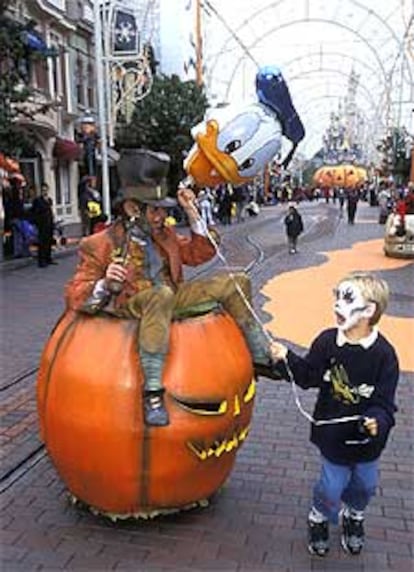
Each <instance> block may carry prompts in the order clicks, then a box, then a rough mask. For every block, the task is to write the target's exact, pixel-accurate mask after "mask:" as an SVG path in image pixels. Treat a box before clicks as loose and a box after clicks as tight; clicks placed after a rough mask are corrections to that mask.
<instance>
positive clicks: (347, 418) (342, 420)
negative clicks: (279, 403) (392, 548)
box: [185, 178, 361, 426]
mask: <svg viewBox="0 0 414 572" xmlns="http://www.w3.org/2000/svg"><path fill="white" fill-rule="evenodd" d="M188 179H189V178H187V180H186V181H185V182H186V183H189V182H190V181H189V180H188ZM191 209H192V210H193V212H194V214H195V216H196V219H197V222H199V223H201V225H202V228H203V232H204V233H205V236H207V238H208V239H209V241H210V242H211V244H212V245H213V246H214V250H215V251H216V255H217V257H218V258H219V259H220V260H221V262H222V263H223V266H224V267H225V269H226V271H227V272H228V274H229V276H230V278H231V280H232V281H233V283H234V285H235V287H236V290H237V292H238V293H239V295H240V296H241V298H242V300H243V302H244V304H245V305H246V307H247V308H248V310H249V312H250V313H251V315H252V316H253V318H254V320H255V322H256V323H257V324H258V326H260V328H261V330H262V332H263V334H264V336H265V338H266V339H267V341H268V342H269V344H270V345H271V344H272V342H273V338H272V336H271V335H270V334H269V332H268V331H267V330H266V329H265V327H264V324H263V322H262V321H261V319H260V317H259V316H258V314H257V312H256V310H255V309H254V308H253V306H252V304H251V303H250V301H249V299H248V298H247V296H246V295H245V293H244V292H243V289H242V288H241V286H240V284H239V283H238V281H237V278H236V276H235V275H234V273H233V271H232V270H231V269H230V266H229V263H228V262H227V259H226V257H225V256H224V254H223V253H222V252H221V250H220V246H219V244H218V242H217V240H216V239H215V238H214V235H213V234H212V233H211V232H210V229H209V228H208V226H207V223H206V221H205V220H204V219H203V217H202V216H201V215H200V212H199V210H198V208H197V206H196V205H195V204H194V203H191ZM283 362H284V365H285V368H286V371H287V374H288V381H289V382H290V385H291V387H292V392H293V396H294V400H295V404H296V407H297V408H298V410H299V412H300V413H301V414H302V415H303V416H304V417H305V418H306V419H307V420H308V421H309V422H310V423H312V424H313V425H315V426H321V425H334V424H338V423H350V422H355V421H360V420H361V416H360V415H350V416H345V417H334V418H332V419H315V418H314V417H312V415H311V414H310V413H308V412H307V411H306V410H305V408H304V407H303V405H302V403H301V401H300V398H299V393H298V386H297V384H296V382H295V377H294V375H293V372H292V370H291V369H290V367H289V365H288V363H287V360H286V359H284V360H283Z"/></svg>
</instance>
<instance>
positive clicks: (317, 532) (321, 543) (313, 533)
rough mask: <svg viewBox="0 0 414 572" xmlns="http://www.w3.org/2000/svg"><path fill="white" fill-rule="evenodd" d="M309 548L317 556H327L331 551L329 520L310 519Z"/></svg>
mask: <svg viewBox="0 0 414 572" xmlns="http://www.w3.org/2000/svg"><path fill="white" fill-rule="evenodd" d="M308 550H309V552H310V553H311V554H316V556H325V555H326V554H327V553H328V552H329V525H328V521H327V520H324V521H322V522H313V521H312V520H308Z"/></svg>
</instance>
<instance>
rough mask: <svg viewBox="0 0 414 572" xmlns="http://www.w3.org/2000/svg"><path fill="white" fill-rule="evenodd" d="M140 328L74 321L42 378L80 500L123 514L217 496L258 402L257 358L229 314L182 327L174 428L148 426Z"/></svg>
mask: <svg viewBox="0 0 414 572" xmlns="http://www.w3.org/2000/svg"><path fill="white" fill-rule="evenodd" d="M71 320H74V321H72V322H71ZM135 327H136V326H135V323H134V322H133V321H130V320H110V319H106V318H97V317H95V318H89V317H82V316H78V317H76V318H75V319H74V318H73V315H67V316H66V318H65V319H64V320H63V322H61V323H60V324H59V325H58V327H57V328H56V330H55V332H54V334H53V335H52V337H51V339H50V341H49V343H48V344H47V346H46V348H45V351H44V354H43V357H42V362H41V368H40V373H39V378H38V409H39V416H40V420H41V428H42V433H43V438H44V441H45V443H46V446H47V449H48V452H49V454H50V456H51V458H52V460H53V462H54V464H55V466H56V468H57V470H58V472H59V474H60V476H61V478H62V479H63V480H64V482H65V483H66V485H67V486H68V488H69V490H70V491H71V492H72V493H73V494H74V495H75V496H76V497H78V498H79V499H81V500H82V501H84V502H86V503H88V504H89V505H91V506H93V507H95V508H98V509H99V510H101V511H106V512H115V513H119V514H133V513H138V512H145V511H150V510H154V509H166V508H173V507H174V508H175V507H182V506H185V505H187V504H189V503H192V502H194V501H197V500H200V499H203V498H206V497H208V496H210V495H211V494H212V493H213V492H214V491H216V490H217V489H218V488H219V487H220V486H221V485H222V484H223V482H224V481H225V480H226V478H227V477H228V475H229V473H230V471H231V469H232V466H233V464H234V460H235V455H236V452H237V450H238V448H239V447H240V446H241V445H242V444H243V442H244V440H245V439H246V437H247V435H248V432H249V428H250V421H251V416H252V410H253V403H254V396H255V382H254V381H253V378H252V373H253V372H252V365H251V359H250V354H249V352H248V349H247V347H246V345H245V342H244V339H243V336H242V334H241V333H240V331H239V329H238V328H237V326H236V325H235V323H234V322H233V320H232V319H231V318H230V317H229V316H227V315H225V314H208V315H206V316H203V317H198V318H192V319H187V320H184V321H182V322H175V323H173V325H172V328H171V343H170V354H169V356H168V359H167V363H166V367H165V375H164V379H163V382H164V386H165V388H166V394H165V395H166V397H165V402H166V407H167V409H168V411H169V416H170V425H169V426H167V427H161V428H148V427H146V426H145V425H144V423H143V417H142V399H141V387H142V378H141V374H140V370H139V367H138V364H137V359H138V358H137V353H136V350H135V347H134V338H135Z"/></svg>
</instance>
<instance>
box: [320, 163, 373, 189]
mask: <svg viewBox="0 0 414 572" xmlns="http://www.w3.org/2000/svg"><path fill="white" fill-rule="evenodd" d="M366 178H367V173H366V170H365V169H364V168H362V167H357V166H355V165H325V166H323V167H320V168H319V169H318V170H317V171H316V172H315V173H314V175H313V182H314V183H315V184H317V185H321V186H322V187H329V188H332V187H345V188H354V187H357V186H358V185H361V184H362V183H364V182H365V181H366Z"/></svg>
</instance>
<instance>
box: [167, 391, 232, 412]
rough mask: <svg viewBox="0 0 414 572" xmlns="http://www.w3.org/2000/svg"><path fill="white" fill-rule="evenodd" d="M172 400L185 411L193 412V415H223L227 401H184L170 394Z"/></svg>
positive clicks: (226, 407)
mask: <svg viewBox="0 0 414 572" xmlns="http://www.w3.org/2000/svg"><path fill="white" fill-rule="evenodd" d="M171 397H173V399H174V401H175V402H176V403H177V404H178V405H179V406H180V407H182V408H183V409H185V410H186V411H189V412H190V413H194V414H195V415H224V414H225V413H226V412H227V409H228V405H227V401H226V400H225V399H224V400H223V401H216V402H214V401H212V402H206V401H185V400H183V399H179V398H178V397H176V396H175V395H172V396H171Z"/></svg>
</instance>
